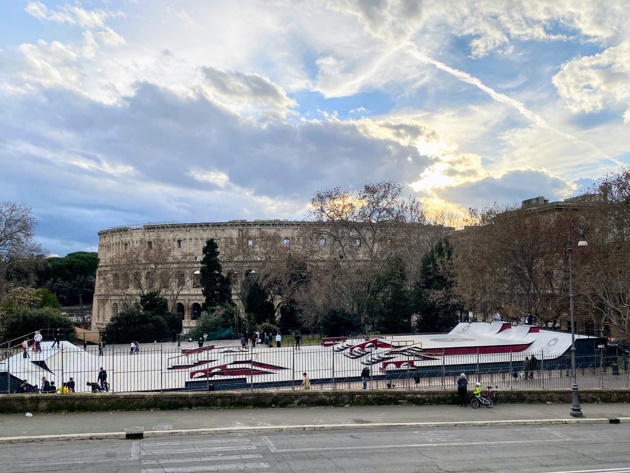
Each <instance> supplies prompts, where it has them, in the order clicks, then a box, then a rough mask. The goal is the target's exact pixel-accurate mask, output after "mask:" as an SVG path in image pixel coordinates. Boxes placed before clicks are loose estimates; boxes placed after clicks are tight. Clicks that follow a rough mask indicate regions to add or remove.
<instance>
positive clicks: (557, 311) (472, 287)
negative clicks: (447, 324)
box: [454, 204, 568, 325]
mask: <svg viewBox="0 0 630 473" xmlns="http://www.w3.org/2000/svg"><path fill="white" fill-rule="evenodd" d="M471 217H472V218H471V220H472V221H473V222H474V225H472V226H471V227H468V228H466V229H465V230H464V231H463V232H461V233H460V235H458V236H457V238H455V240H454V242H455V243H454V244H455V248H456V258H455V261H456V263H455V267H456V270H455V272H456V280H457V288H456V291H457V292H458V293H459V295H460V297H461V298H462V300H464V301H466V302H467V304H466V306H467V307H468V309H469V310H473V311H477V312H481V313H483V314H484V316H488V315H490V314H491V313H492V312H493V311H495V310H498V311H499V312H501V313H502V315H503V316H504V317H506V318H508V319H513V320H518V319H520V318H521V317H523V316H524V315H525V314H526V313H527V312H530V313H532V314H533V315H534V316H535V317H537V318H538V320H539V322H541V323H543V324H548V323H551V324H552V325H553V324H555V323H556V321H557V319H558V318H559V317H560V315H561V314H562V312H563V308H564V307H565V305H566V302H567V300H568V299H567V284H566V281H567V277H568V275H567V273H566V272H564V271H562V269H561V268H564V267H565V263H564V260H565V258H566V256H565V255H566V251H565V250H566V246H565V245H566V234H565V231H564V229H565V224H566V223H567V220H566V216H564V215H563V214H562V213H529V212H523V211H521V210H515V209H514V208H513V207H506V208H500V207H499V206H497V205H496V204H495V205H494V206H493V207H491V208H488V209H485V210H483V211H476V210H471Z"/></svg>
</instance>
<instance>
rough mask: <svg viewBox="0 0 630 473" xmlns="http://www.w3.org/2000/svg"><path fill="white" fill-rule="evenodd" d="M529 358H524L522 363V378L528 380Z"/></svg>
mask: <svg viewBox="0 0 630 473" xmlns="http://www.w3.org/2000/svg"><path fill="white" fill-rule="evenodd" d="M530 365H531V364H530V361H529V356H526V357H525V361H524V362H523V373H524V374H525V376H524V378H525V379H527V378H529V367H530Z"/></svg>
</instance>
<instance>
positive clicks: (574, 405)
mask: <svg viewBox="0 0 630 473" xmlns="http://www.w3.org/2000/svg"><path fill="white" fill-rule="evenodd" d="M573 220H575V217H573V218H572V219H571V221H570V222H569V307H570V311H571V392H572V393H571V400H572V402H571V416H572V417H582V408H581V407H580V398H579V396H578V385H577V374H576V370H575V317H574V315H573V261H572V253H573V247H572V243H573V239H572V235H571V233H572V228H571V224H572V223H573Z"/></svg>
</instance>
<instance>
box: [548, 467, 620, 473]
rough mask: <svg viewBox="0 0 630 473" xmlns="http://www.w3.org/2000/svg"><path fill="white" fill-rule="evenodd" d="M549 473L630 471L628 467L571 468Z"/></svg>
mask: <svg viewBox="0 0 630 473" xmlns="http://www.w3.org/2000/svg"><path fill="white" fill-rule="evenodd" d="M549 473H630V467H623V468H601V469H600V468H598V469H596V470H571V471H553V472H549Z"/></svg>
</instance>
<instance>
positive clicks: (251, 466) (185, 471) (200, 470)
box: [142, 462, 269, 473]
mask: <svg viewBox="0 0 630 473" xmlns="http://www.w3.org/2000/svg"><path fill="white" fill-rule="evenodd" d="M266 468H269V464H268V463H264V462H256V463H226V464H224V465H205V466H183V467H177V468H152V469H148V470H147V469H142V473H205V472H213V471H227V470H240V471H243V470H255V469H259V470H262V469H266Z"/></svg>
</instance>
